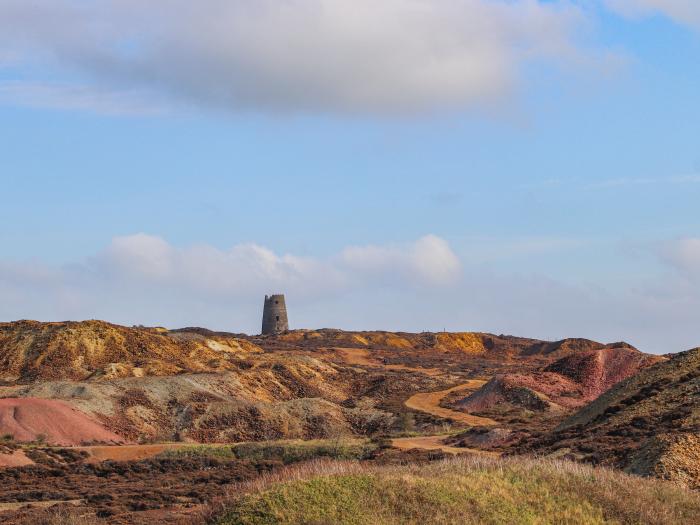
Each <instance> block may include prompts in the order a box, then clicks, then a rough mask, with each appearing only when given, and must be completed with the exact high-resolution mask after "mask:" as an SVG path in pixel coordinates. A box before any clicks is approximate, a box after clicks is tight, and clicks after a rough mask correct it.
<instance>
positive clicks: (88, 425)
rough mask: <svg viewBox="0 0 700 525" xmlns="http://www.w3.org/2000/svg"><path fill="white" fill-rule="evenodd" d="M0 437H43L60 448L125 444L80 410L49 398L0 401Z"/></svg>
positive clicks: (29, 439) (29, 438)
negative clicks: (96, 444) (89, 443)
mask: <svg viewBox="0 0 700 525" xmlns="http://www.w3.org/2000/svg"><path fill="white" fill-rule="evenodd" d="M0 434H3V435H5V434H9V435H11V436H12V437H13V438H14V439H15V441H25V442H26V441H36V440H37V439H38V438H39V437H43V438H44V439H45V440H46V442H47V443H50V444H52V445H61V446H76V445H80V444H82V443H86V442H91V441H93V442H94V441H99V442H103V443H121V442H123V441H124V440H123V439H122V438H121V437H120V436H118V435H116V434H115V433H113V432H110V431H109V430H107V429H106V428H104V427H103V426H102V425H100V424H99V423H96V422H95V421H93V420H91V419H90V418H89V417H88V416H87V415H85V414H84V413H82V412H80V411H79V410H76V409H75V408H73V407H71V406H70V405H68V404H67V403H64V402H63V401H56V400H52V399H34V398H21V399H20V398H7V399H0Z"/></svg>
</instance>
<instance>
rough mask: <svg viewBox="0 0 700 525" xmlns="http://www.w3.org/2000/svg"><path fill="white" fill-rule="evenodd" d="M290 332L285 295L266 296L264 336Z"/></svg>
mask: <svg viewBox="0 0 700 525" xmlns="http://www.w3.org/2000/svg"><path fill="white" fill-rule="evenodd" d="M287 330H289V321H288V319H287V304H286V303H285V300H284V295H282V294H276V295H270V296H267V295H266V296H265V307H264V308H263V320H262V334H263V335H270V334H279V333H282V332H286V331H287Z"/></svg>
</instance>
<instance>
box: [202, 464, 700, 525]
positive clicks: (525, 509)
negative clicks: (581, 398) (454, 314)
mask: <svg viewBox="0 0 700 525" xmlns="http://www.w3.org/2000/svg"><path fill="white" fill-rule="evenodd" d="M697 516H700V498H698V497H697V494H695V493H693V492H690V491H687V490H685V489H683V488H680V487H678V486H676V485H673V484H670V483H665V482H661V481H657V480H649V479H642V478H638V477H634V476H629V475H626V474H623V473H620V472H615V471H612V470H608V469H600V468H592V467H588V466H585V465H580V464H575V463H571V462H564V461H554V460H537V459H523V458H508V459H491V458H483V457H470V456H466V457H457V458H454V459H449V460H446V461H441V462H436V463H433V464H430V465H427V466H425V465H423V466H418V465H413V466H377V465H368V464H365V463H359V462H353V461H342V462H341V461H327V460H326V461H323V460H317V461H312V462H308V463H304V464H300V465H294V466H292V467H288V468H286V469H282V470H280V471H277V472H275V473H270V474H266V475H264V476H261V477H260V478H258V479H256V480H254V481H251V482H246V483H243V484H239V485H236V486H234V488H233V489H232V490H231V491H230V493H229V495H228V497H227V498H224V499H223V500H221V501H219V502H217V503H216V504H215V505H213V506H211V507H210V509H209V512H208V515H207V516H206V519H207V521H209V522H212V523H219V524H253V523H255V524H257V523H339V524H342V523H348V524H350V523H376V524H379V525H381V524H387V525H388V524H398V523H446V524H447V523H455V524H457V523H466V524H470V523H473V524H477V523H478V524H481V523H513V524H517V523H541V524H546V523H571V524H577V523H586V524H590V523H620V524H627V523H629V524H633V523H655V524H669V525H671V524H677V523H694V522H697V521H694V520H697Z"/></svg>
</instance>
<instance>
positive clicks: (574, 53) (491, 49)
mask: <svg viewBox="0 0 700 525" xmlns="http://www.w3.org/2000/svg"><path fill="white" fill-rule="evenodd" d="M583 20H584V15H583V14H582V13H581V11H580V10H579V9H578V8H576V7H575V6H573V4H572V3H571V2H569V1H565V0H560V1H557V2H539V1H537V0H444V1H434V0H383V1H381V2H377V1H375V0H353V1H351V2H349V1H346V0H286V1H282V0H200V1H198V2H191V1H190V0H151V1H149V2H146V3H144V2H136V1H135V0H97V1H94V2H76V1H74V0H54V1H52V2H45V3H44V2H39V3H37V2H26V0H2V1H0V54H2V53H3V52H5V53H11V54H12V55H19V56H21V57H23V58H24V59H25V60H26V61H28V62H41V63H48V64H53V65H57V66H59V67H61V68H63V69H64V70H66V71H70V72H74V73H81V74H83V75H88V77H89V78H91V79H93V81H94V82H96V83H97V85H98V86H100V85H107V86H109V88H101V89H108V90H109V91H110V92H121V91H122V90H127V91H129V90H152V91H154V92H160V93H167V94H170V95H172V96H174V97H175V98H178V99H181V100H184V101H187V102H190V103H192V104H195V105H199V106H205V107H211V108H223V109H227V110H263V111H271V112H345V113H356V112H359V113H377V112H378V113H396V112H398V113H414V112H421V111H434V110H442V109H454V108H458V109H459V108H470V107H474V106H480V107H481V106H484V105H488V104H490V103H492V102H494V101H496V100H500V99H501V98H502V97H503V96H504V95H506V94H509V93H511V92H512V91H513V89H514V88H516V86H517V84H518V79H519V77H520V72H521V69H522V68H523V67H524V66H525V65H526V64H528V63H530V62H532V61H539V60H546V61H555V62H556V61H560V60H561V61H568V62H571V61H572V60H575V59H577V58H580V57H579V51H578V50H577V46H576V44H575V43H574V40H575V35H574V34H575V33H576V30H577V27H578V26H579V25H580V24H581V22H582V21H583ZM69 105H70V104H69Z"/></svg>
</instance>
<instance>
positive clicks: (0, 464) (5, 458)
mask: <svg viewBox="0 0 700 525" xmlns="http://www.w3.org/2000/svg"><path fill="white" fill-rule="evenodd" d="M33 464H34V462H33V461H32V460H31V459H29V458H28V457H27V456H26V455H25V453H24V451H23V450H13V451H12V454H0V468H7V467H24V466H25V465H33Z"/></svg>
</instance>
